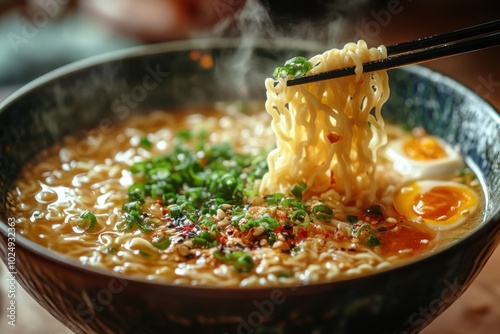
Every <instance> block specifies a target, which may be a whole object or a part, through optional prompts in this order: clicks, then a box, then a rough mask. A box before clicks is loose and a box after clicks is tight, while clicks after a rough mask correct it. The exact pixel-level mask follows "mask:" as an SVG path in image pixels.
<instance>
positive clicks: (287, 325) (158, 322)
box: [0, 40, 500, 334]
mask: <svg viewBox="0 0 500 334" xmlns="http://www.w3.org/2000/svg"><path fill="white" fill-rule="evenodd" d="M239 43H240V41H236V40H210V41H186V42H176V43H170V44H162V45H156V46H150V47H143V48H138V49H133V50H127V51H125V52H119V53H117V54H113V55H109V56H104V57H100V58H97V59H93V60H90V61H85V62H80V63H78V64H74V65H70V66H68V67H65V68H63V69H61V70H58V71H55V72H53V73H50V74H48V75H46V76H44V77H42V78H41V79H39V80H36V81H35V82H33V83H31V84H29V85H27V86H26V87H24V88H22V89H21V90H19V91H18V92H16V93H15V94H13V95H12V96H10V97H9V98H8V99H7V100H6V101H4V102H3V103H2V105H1V113H0V128H1V131H0V150H1V155H0V166H1V169H0V171H1V172H0V218H1V220H2V221H1V222H0V231H1V233H0V235H1V237H0V240H1V242H0V246H1V247H0V250H1V252H2V259H3V261H4V262H6V263H8V262H9V260H8V259H9V257H8V256H7V255H8V254H7V253H12V251H13V250H12V249H9V248H8V247H7V246H8V245H7V242H8V235H9V230H8V227H9V226H8V224H9V223H10V222H11V219H9V218H12V216H10V215H9V212H8V211H7V210H6V206H7V205H6V201H7V200H8V197H7V192H8V189H9V187H10V186H11V184H12V181H13V180H14V179H15V178H16V177H17V175H18V173H19V171H20V169H21V167H22V166H23V164H24V163H25V162H26V161H27V160H28V159H30V158H31V157H33V156H34V154H36V153H37V152H39V151H40V150H42V149H43V148H45V147H48V146H50V145H52V144H53V143H54V142H56V141H57V140H59V139H60V138H61V137H62V136H64V135H67V134H77V135H78V134H81V133H82V132H84V130H85V129H90V128H96V127H97V128H98V129H102V130H104V129H106V127H108V126H110V124H111V125H112V124H116V122H119V121H120V119H124V118H126V117H128V116H129V115H130V114H131V113H133V112H137V110H141V111H148V110H151V109H157V108H162V109H169V108H174V107H178V106H196V105H207V104H211V103H212V102H214V101H231V100H236V99H249V100H250V99H251V100H255V99H257V100H258V99H260V100H264V99H265V92H264V84H263V81H264V78H265V77H267V76H268V75H269V74H270V73H272V69H273V68H274V67H275V66H276V65H277V64H282V63H283V62H284V60H286V59H288V58H290V57H291V56H294V55H297V54H302V55H305V56H311V55H313V54H316V53H319V52H321V51H322V49H323V47H322V46H318V45H313V44H309V43H306V42H291V41H273V42H272V43H271V42H266V41H258V42H254V43H253V45H252V46H253V49H248V48H247V47H243V48H237V46H238V45H239ZM193 49H197V50H201V51H202V52H205V53H209V54H211V55H212V57H213V59H214V64H215V66H214V67H212V68H211V69H209V70H206V69H203V68H201V67H200V66H199V63H197V62H195V61H192V60H190V57H189V53H190V51H191V50H193ZM231 77H233V79H234V80H231V79H230V78H231ZM390 80H391V81H390V83H391V98H390V100H389V102H388V103H387V105H386V107H385V118H386V119H387V120H388V121H391V122H404V123H408V124H409V125H412V126H417V125H420V126H424V127H425V128H427V129H428V130H429V131H430V132H431V133H434V134H436V135H438V136H440V137H442V138H444V139H445V140H447V141H448V142H450V143H451V144H453V145H458V146H460V147H461V150H462V152H463V154H464V155H465V156H467V157H468V159H469V161H470V162H471V163H473V164H476V165H477V166H478V169H479V170H480V172H481V173H482V174H483V175H484V186H485V189H486V192H487V198H488V202H487V206H486V211H485V213H484V222H483V223H482V224H481V226H480V227H479V228H477V229H476V230H475V231H473V233H471V234H470V235H469V236H468V237H466V238H464V239H462V240H461V241H459V242H456V243H455V244H453V245H452V246H450V247H448V248H446V249H444V250H442V251H440V252H437V253H435V254H431V255H429V256H427V257H425V258H422V259H420V260H417V261H414V262H411V263H408V264H405V265H402V266H399V267H397V268H393V269H391V270H388V271H384V272H379V273H376V274H371V275H367V276H365V277H361V278H356V279H347V280H342V281H338V282H333V283H326V284H317V285H310V286H304V287H299V288H283V289H274V288H256V289H238V288H233V289H226V288H198V287H188V286H174V285H168V284H155V283H151V282H147V281H145V280H140V279H130V278H124V277H123V278H120V277H115V276H113V274H112V273H110V272H107V271H100V270H95V269H91V268H86V267H83V266H81V265H80V264H78V263H76V262H75V261H73V260H70V259H68V258H66V257H64V256H61V255H59V254H55V253H52V252H51V251H49V250H47V249H44V248H43V247H40V246H39V245H36V244H34V243H33V242H30V241H29V240H26V239H25V238H23V237H22V236H20V235H18V236H16V237H15V250H14V252H15V268H14V267H12V268H9V269H11V270H12V269H15V271H17V274H16V275H15V277H16V279H17V281H18V282H19V284H20V285H21V286H22V287H23V288H24V289H26V290H27V291H28V293H29V294H30V295H31V296H33V298H34V299H35V300H36V301H38V303H40V304H41V305H42V306H43V307H44V308H46V309H47V310H48V311H49V312H50V313H51V314H52V315H53V316H54V317H56V318H57V319H59V320H60V321H61V322H62V323H63V324H65V325H66V326H67V327H69V328H70V329H71V330H73V331H75V332H77V333H86V334H88V333H169V334H173V333H184V334H185V333H220V334H222V333H247V334H248V333H301V334H303V333H318V334H319V333H325V334H331V333H361V332H370V333H373V332H376V333H401V332H417V331H419V330H421V329H422V328H424V327H425V326H426V325H428V324H429V323H430V322H431V321H432V320H433V319H434V318H435V317H437V316H438V315H439V314H440V313H441V312H442V311H443V310H445V309H446V308H447V307H448V306H449V305H450V304H451V303H452V302H453V301H455V300H456V299H457V298H458V297H459V296H460V295H461V294H462V293H463V292H464V291H465V290H466V289H467V287H468V286H469V285H470V284H471V283H472V281H473V280H474V278H475V277H476V276H477V275H478V273H479V271H480V270H481V268H482V267H483V266H484V264H485V262H486V261H487V260H488V258H489V256H490V255H491V253H492V252H493V250H494V249H495V247H496V246H497V245H498V243H499V240H500V224H499V222H500V165H499V163H500V145H498V143H499V142H500V118H499V116H498V114H497V113H496V112H495V110H494V109H493V108H492V107H491V106H490V105H488V104H487V103H486V102H485V101H483V100H481V99H480V98H479V97H478V96H476V95H475V94H474V93H473V92H471V91H470V90H468V89H466V88H464V87H463V86H461V85H460V84H458V83H456V82H454V81H452V80H450V79H448V78H446V77H444V76H442V75H440V74H438V73H435V72H432V71H430V70H427V69H425V68H421V67H415V68H412V69H409V70H394V71H391V72H390ZM11 236H12V235H11ZM11 259H12V258H11Z"/></svg>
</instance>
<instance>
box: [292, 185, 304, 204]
mask: <svg viewBox="0 0 500 334" xmlns="http://www.w3.org/2000/svg"><path fill="white" fill-rule="evenodd" d="M306 188H307V184H305V183H296V184H294V185H293V186H292V189H290V191H291V192H292V194H293V196H295V198H297V199H299V200H302V194H303V193H304V190H306Z"/></svg>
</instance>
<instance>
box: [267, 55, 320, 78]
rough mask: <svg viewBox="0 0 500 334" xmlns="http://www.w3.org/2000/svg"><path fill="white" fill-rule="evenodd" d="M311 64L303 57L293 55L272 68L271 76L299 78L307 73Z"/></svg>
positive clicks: (311, 66)
mask: <svg viewBox="0 0 500 334" xmlns="http://www.w3.org/2000/svg"><path fill="white" fill-rule="evenodd" d="M312 68H313V65H312V63H311V62H310V61H308V60H307V59H306V58H305V57H293V58H291V59H289V60H287V61H286V62H285V65H284V66H279V67H276V68H275V69H274V72H273V77H274V78H276V79H278V78H288V77H293V78H300V77H302V76H304V75H306V74H307V72H309V71H310V70H311V69H312Z"/></svg>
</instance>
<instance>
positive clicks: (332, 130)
mask: <svg viewBox="0 0 500 334" xmlns="http://www.w3.org/2000/svg"><path fill="white" fill-rule="evenodd" d="M386 55H387V52H386V50H385V48H384V47H380V48H379V49H374V48H372V49H368V47H367V46H366V43H365V42H363V41H360V42H358V44H354V43H349V44H347V45H346V46H345V47H344V48H343V49H342V50H337V49H333V50H330V51H327V52H325V53H323V54H322V55H318V56H315V57H313V58H312V59H311V60H310V62H311V63H313V64H314V65H315V67H314V68H313V69H312V70H311V74H315V73H321V72H325V71H331V70H334V69H337V68H342V67H347V66H353V65H355V66H357V69H356V76H354V77H346V78H339V79H336V80H330V81H328V82H319V83H314V84H306V85H298V86H293V87H287V86H286V82H285V80H284V79H282V78H280V79H279V82H278V83H277V84H276V85H275V81H274V80H273V79H267V80H266V89H267V101H266V110H267V112H268V113H269V114H270V115H271V116H272V123H271V125H272V128H273V131H274V133H275V134H276V146H277V147H276V149H275V150H273V151H272V152H271V153H270V154H269V156H268V165H269V173H268V174H267V175H265V176H264V178H263V180H262V184H261V188H260V190H261V192H262V193H274V192H286V191H287V190H288V189H290V188H291V187H292V185H294V184H296V183H300V182H305V183H306V184H307V189H309V191H310V192H311V193H315V194H322V193H324V192H326V191H328V190H330V189H333V190H335V192H337V193H339V194H341V195H342V197H341V198H342V202H343V203H347V202H349V201H350V200H351V199H352V198H357V197H358V196H359V194H360V192H361V191H362V190H363V189H367V188H369V189H370V192H369V200H373V199H374V198H375V191H376V188H375V185H376V182H374V177H375V165H376V162H377V151H378V149H379V148H380V147H381V146H382V145H384V144H385V143H386V141H387V138H386V134H385V132H384V121H383V118H382V116H381V109H382V105H383V104H384V103H385V101H387V99H388V97H389V85H388V78H387V73H385V72H384V71H379V72H376V73H366V74H363V73H360V69H361V67H360V66H361V64H362V63H363V62H368V61H373V60H378V59H383V58H385V57H386ZM372 111H374V115H373V114H372V113H371V112H372ZM329 138H330V139H329ZM331 138H338V141H336V142H333V140H332V139H331Z"/></svg>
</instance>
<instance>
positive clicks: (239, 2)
mask: <svg viewBox="0 0 500 334" xmlns="http://www.w3.org/2000/svg"><path fill="white" fill-rule="evenodd" d="M494 19H500V6H499V4H498V1H496V0H475V1H468V0H441V1H434V0H420V1H412V0H341V1H339V0H335V1H334V0H332V1H328V0H308V1H294V0H275V1H271V0H206V1H199V0H142V1H133V0H107V1H98V0H86V1H77V0H22V1H19V0H0V100H1V99H3V98H5V97H6V96H7V95H8V94H10V93H11V92H12V91H14V90H15V89H17V88H18V87H20V86H22V85H23V84H25V83H27V82H29V81H31V80H33V79H35V78H37V77H39V76H40V75H42V74H44V73H46V72H49V71H51V70H53V69H55V68H58V67H60V66H63V65H65V64H68V63H71V62H74V61H77V60H79V59H83V58H87V57H90V56H95V55H99V54H102V53H106V52H110V51H114V50H119V49H123V48H126V47H131V46H135V45H144V44H151V43H158V42H164V41H173V40H181V39H191V38H206V37H213V36H217V37H228V36H232V37H235V36H236V37H250V38H252V37H267V38H281V37H293V38H299V39H307V40H317V41H318V42H321V43H323V45H324V49H325V50H326V49H330V48H333V47H337V48H340V47H342V46H343V44H345V43H346V42H349V41H356V40H358V39H364V40H366V41H367V42H368V45H370V46H377V45H380V44H385V45H391V44H394V43H398V42H402V41H406V40H410V39H415V38H419V37H424V36H428V35H432V34H437V33H442V32H446V31H449V30H454V29H459V28H462V27H466V26H469V25H474V24H479V23H482V22H486V21H490V20H494ZM499 60H500V47H496V48H492V49H489V50H484V51H480V52H476V53H470V54H467V55H462V56H457V57H452V58H447V59H444V60H439V61H433V62H429V63H426V64H425V66H427V67H430V68H433V69H435V70H437V71H440V72H442V73H444V74H446V75H448V76H450V77H452V78H454V79H456V80H458V81H460V82H461V83H463V84H464V85H466V86H468V87H469V88H470V89H472V90H474V91H476V92H477V93H478V94H479V95H481V96H482V97H483V98H485V99H486V100H488V101H489V102H490V103H492V104H493V105H494V106H496V107H497V109H500V62H499ZM499 265H500V250H497V252H495V253H494V255H493V256H492V258H491V259H490V261H489V262H488V264H487V266H486V268H485V269H484V270H483V272H482V273H481V274H480V276H479V277H478V278H477V279H476V281H475V282H474V284H473V285H472V286H471V287H470V288H469V290H468V291H467V292H466V293H465V294H464V295H463V296H462V297H461V298H460V299H459V300H458V301H457V302H456V303H455V304H453V305H452V306H451V307H450V308H449V309H448V310H447V311H446V312H445V313H444V314H442V315H441V316H440V317H439V318H438V319H437V320H436V321H435V322H434V323H433V324H431V326H429V327H428V328H427V329H426V330H425V331H424V333H426V334H431V333H468V334H469V333H470V334H472V333H479V334H483V333H484V334H489V333H495V332H497V331H498V328H500V302H499V300H500V271H498V270H496V267H497V266H499ZM6 277H7V275H6V268H5V267H4V266H3V264H2V265H0V333H7V334H10V333H22V334H32V333H33V334H35V333H53V334H55V333H71V331H69V330H68V329H66V328H65V327H64V326H63V325H62V324H60V323H58V322H57V321H56V320H55V319H54V318H52V317H51V316H50V315H49V314H48V313H47V312H46V311H45V310H44V309H42V308H41V307H39V306H38V305H37V304H36V303H35V302H34V301H33V300H32V299H31V298H30V297H29V296H27V295H26V293H25V292H24V291H23V290H22V289H21V288H20V287H19V288H18V290H17V299H18V309H17V312H18V313H17V325H16V327H11V326H8V325H7V323H6V317H5V308H6V306H5V305H6V302H7V296H6V286H7V278H6ZM409 288H410V289H411V287H409Z"/></svg>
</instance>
